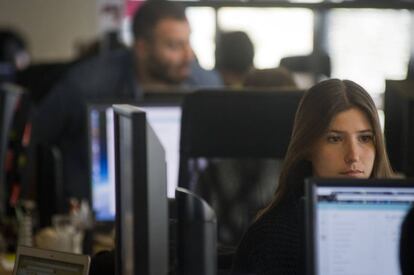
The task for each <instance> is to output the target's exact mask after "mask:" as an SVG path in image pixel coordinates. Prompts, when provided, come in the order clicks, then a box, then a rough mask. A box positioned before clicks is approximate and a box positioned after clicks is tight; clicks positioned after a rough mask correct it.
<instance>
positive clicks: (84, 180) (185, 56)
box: [32, 1, 222, 198]
mask: <svg viewBox="0 0 414 275" xmlns="http://www.w3.org/2000/svg"><path fill="white" fill-rule="evenodd" d="M132 30H133V34H134V43H133V45H132V47H131V49H122V50H116V51H112V52H106V53H102V54H100V55H99V56H96V57H93V58H91V59H88V60H86V61H84V62H81V63H79V64H78V65H76V66H74V67H73V68H72V69H71V70H70V71H69V72H68V74H67V75H66V76H65V77H64V78H63V79H62V80H61V81H60V82H59V83H58V84H57V85H56V86H55V88H54V89H53V90H52V91H51V92H50V94H49V95H48V96H47V97H46V98H45V100H44V101H43V102H42V103H41V104H40V106H39V108H38V110H37V112H36V114H35V116H34V119H33V130H32V144H33V145H38V144H43V145H47V146H57V147H58V148H59V149H60V151H61V154H62V163H63V167H62V168H63V184H64V190H63V193H64V197H65V198H69V197H77V198H89V197H90V190H89V189H90V186H89V179H88V158H87V155H88V149H87V140H86V136H87V135H86V129H87V125H86V121H87V119H86V105H87V102H89V101H105V100H107V101H112V102H113V101H115V100H119V101H121V100H139V99H140V98H142V96H143V93H144V91H145V92H147V91H149V90H152V89H156V90H157V91H160V90H161V89H167V90H168V89H170V90H177V89H179V90H182V89H190V88H195V87H206V86H209V87H212V86H216V87H217V86H221V84H222V82H221V79H220V78H219V77H218V74H216V73H215V72H211V71H205V70H203V69H202V68H201V67H200V66H199V65H198V63H197V62H196V59H195V56H194V53H193V50H192V49H191V46H190V42H189V36H190V26H189V23H188V21H187V18H186V16H185V9H184V7H183V6H182V5H181V4H179V3H177V2H171V1H144V3H143V4H142V5H141V7H140V8H139V9H138V11H137V12H136V14H135V16H134V19H133V24H132Z"/></svg>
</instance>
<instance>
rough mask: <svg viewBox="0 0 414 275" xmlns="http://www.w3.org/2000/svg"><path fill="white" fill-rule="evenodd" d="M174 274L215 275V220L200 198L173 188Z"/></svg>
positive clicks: (207, 206) (212, 213) (208, 207)
mask: <svg viewBox="0 0 414 275" xmlns="http://www.w3.org/2000/svg"><path fill="white" fill-rule="evenodd" d="M175 198H176V203H177V223H178V226H177V272H178V274H183V275H184V274H197V275H215V274H216V273H217V220H216V215H215V213H214V210H213V209H212V208H211V207H210V206H209V205H208V204H207V203H206V202H205V201H204V200H203V199H201V198H200V197H198V196H197V195H195V194H194V193H192V192H190V191H188V190H186V189H183V188H177V189H176V195H175Z"/></svg>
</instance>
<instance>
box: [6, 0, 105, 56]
mask: <svg viewBox="0 0 414 275" xmlns="http://www.w3.org/2000/svg"><path fill="white" fill-rule="evenodd" d="M96 3H97V0H69V1H68V0H0V27H4V26H11V27H13V28H15V29H17V30H19V31H20V32H22V33H23V35H24V36H25V38H26V39H27V41H28V43H29V44H30V45H29V47H30V52H31V54H32V59H33V61H34V62H43V61H65V60H68V59H71V58H73V57H74V56H75V55H76V53H77V52H76V50H75V45H76V43H87V42H91V41H92V40H93V39H95V38H96V37H97V36H98V35H97V33H98V20H97V9H96V6H97V4H96Z"/></svg>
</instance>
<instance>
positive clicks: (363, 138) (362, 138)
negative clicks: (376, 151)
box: [359, 135, 374, 143]
mask: <svg viewBox="0 0 414 275" xmlns="http://www.w3.org/2000/svg"><path fill="white" fill-rule="evenodd" d="M373 139H374V137H373V136H372V135H362V136H360V137H359V141H360V142H362V143H369V142H371V141H372V140H373Z"/></svg>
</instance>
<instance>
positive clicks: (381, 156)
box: [258, 79, 393, 217]
mask: <svg viewBox="0 0 414 275" xmlns="http://www.w3.org/2000/svg"><path fill="white" fill-rule="evenodd" d="M351 108H358V109H359V110H361V111H362V112H363V113H364V114H365V115H366V116H367V118H368V120H369V122H370V124H371V127H372V128H373V132H374V143H375V161H374V167H373V170H372V173H371V177H372V178H389V177H392V176H393V172H392V169H391V166H390V163H389V160H388V156H387V153H386V150H385V144H384V139H383V137H382V133H381V127H380V123H379V118H378V113H377V109H376V107H375V104H374V102H373V100H372V98H371V97H370V96H369V94H368V93H367V92H366V91H365V89H364V88H362V87H361V86H359V85H358V84H356V83H355V82H352V81H350V80H339V79H330V80H326V81H323V82H320V83H318V84H316V85H315V86H313V87H312V88H310V89H309V91H307V92H306V93H305V95H304V96H303V98H302V99H301V102H300V103H299V107H298V110H297V111H296V115H295V121H294V125H293V131H292V136H291V140H290V143H289V147H288V150H287V153H286V157H285V160H284V163H283V167H282V171H281V173H280V177H279V184H278V186H277V189H276V191H275V194H274V197H273V199H272V201H271V202H270V204H269V205H268V206H267V207H266V208H265V209H264V210H262V211H261V212H260V213H259V215H258V217H260V216H262V215H263V214H264V213H265V212H267V211H268V210H270V209H272V208H274V207H275V206H277V205H278V204H279V203H280V202H282V201H285V200H286V199H288V198H292V196H293V198H297V197H299V196H300V195H301V194H303V190H304V179H305V178H306V177H310V176H312V174H313V172H312V164H311V162H310V161H308V160H307V157H308V156H309V155H310V150H312V148H313V146H314V144H315V142H316V141H317V140H318V139H319V138H320V137H321V136H322V135H323V134H324V132H325V131H326V130H327V128H328V127H329V124H330V122H331V120H332V119H333V118H334V117H335V116H336V115H337V114H338V113H341V112H343V111H346V110H348V109H351Z"/></svg>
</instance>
